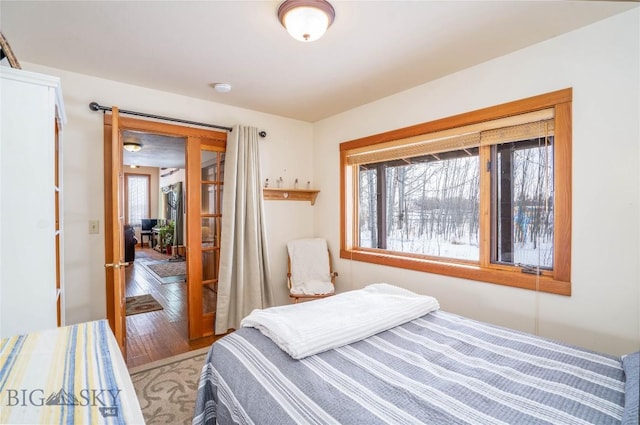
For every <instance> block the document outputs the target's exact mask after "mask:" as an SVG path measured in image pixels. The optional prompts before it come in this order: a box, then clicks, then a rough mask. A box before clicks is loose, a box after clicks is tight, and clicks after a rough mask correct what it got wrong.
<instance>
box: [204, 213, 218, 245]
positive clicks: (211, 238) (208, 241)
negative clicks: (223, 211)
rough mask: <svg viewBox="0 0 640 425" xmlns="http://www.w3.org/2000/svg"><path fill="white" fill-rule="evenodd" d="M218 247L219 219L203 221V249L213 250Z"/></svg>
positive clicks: (205, 219)
mask: <svg viewBox="0 0 640 425" xmlns="http://www.w3.org/2000/svg"><path fill="white" fill-rule="evenodd" d="M217 246H218V219H217V218H203V219H202V248H213V247H217Z"/></svg>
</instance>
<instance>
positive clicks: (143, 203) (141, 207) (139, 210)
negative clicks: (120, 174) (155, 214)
mask: <svg viewBox="0 0 640 425" xmlns="http://www.w3.org/2000/svg"><path fill="white" fill-rule="evenodd" d="M124 178H125V213H126V217H127V223H128V224H131V225H132V226H140V225H141V223H142V219H143V218H149V214H150V204H151V201H150V199H151V192H150V190H149V186H150V180H151V176H150V175H148V174H131V173H125V175H124Z"/></svg>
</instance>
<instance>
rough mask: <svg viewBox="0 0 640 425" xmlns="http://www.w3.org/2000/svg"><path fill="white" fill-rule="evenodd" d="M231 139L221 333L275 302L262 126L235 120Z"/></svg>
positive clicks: (226, 170)
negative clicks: (239, 123) (261, 148)
mask: <svg viewBox="0 0 640 425" xmlns="http://www.w3.org/2000/svg"><path fill="white" fill-rule="evenodd" d="M229 136H230V137H229V138H228V140H227V150H226V154H225V165H224V190H223V198H222V234H221V241H220V274H219V280H218V304H217V310H216V322H215V333H216V334H222V333H225V332H227V330H229V329H238V328H239V326H240V321H241V320H242V319H243V318H244V317H245V316H246V315H248V314H249V313H251V311H252V310H253V309H255V308H264V307H269V306H271V305H272V300H273V295H272V291H271V284H270V270H269V255H268V252H267V238H266V229H265V220H264V203H263V199H262V185H261V181H262V178H261V175H260V161H259V156H260V155H259V143H260V141H259V137H258V129H257V128H254V127H244V126H235V127H234V128H233V131H232V132H231V134H230V135H229Z"/></svg>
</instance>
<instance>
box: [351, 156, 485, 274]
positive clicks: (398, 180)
mask: <svg viewBox="0 0 640 425" xmlns="http://www.w3.org/2000/svg"><path fill="white" fill-rule="evenodd" d="M360 183H361V187H360V189H361V192H360V197H359V201H360V203H359V219H360V246H361V247H372V248H380V249H386V250H389V251H397V252H405V253H413V254H422V255H428V256H435V257H443V258H452V259H461V260H469V261H478V260H479V249H478V240H479V199H480V197H479V195H480V186H479V156H478V149H477V148H471V149H467V150H461V151H454V152H445V153H439V154H437V155H425V156H421V157H414V158H408V159H403V160H396V161H388V162H384V163H380V164H370V165H369V166H366V165H365V166H361V167H360ZM378 188H381V189H380V190H378ZM374 229H375V230H374ZM376 235H377V237H376Z"/></svg>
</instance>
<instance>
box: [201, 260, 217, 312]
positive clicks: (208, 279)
mask: <svg viewBox="0 0 640 425" xmlns="http://www.w3.org/2000/svg"><path fill="white" fill-rule="evenodd" d="M217 279H218V250H213V251H203V252H202V312H203V313H213V312H215V311H216V292H217V289H218V285H217V283H218V280H217Z"/></svg>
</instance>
